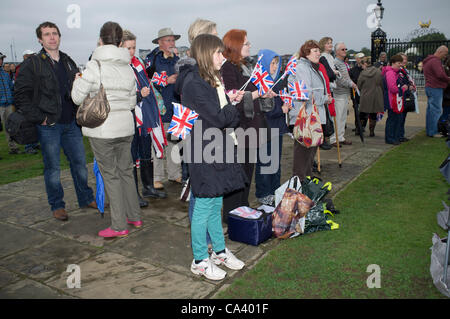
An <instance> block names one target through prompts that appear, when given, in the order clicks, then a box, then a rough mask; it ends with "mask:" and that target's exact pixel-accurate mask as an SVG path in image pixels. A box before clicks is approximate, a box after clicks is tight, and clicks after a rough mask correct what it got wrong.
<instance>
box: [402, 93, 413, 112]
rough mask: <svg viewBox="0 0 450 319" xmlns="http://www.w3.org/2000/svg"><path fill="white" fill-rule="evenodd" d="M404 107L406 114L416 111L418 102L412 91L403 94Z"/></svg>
mask: <svg viewBox="0 0 450 319" xmlns="http://www.w3.org/2000/svg"><path fill="white" fill-rule="evenodd" d="M403 107H404V108H405V110H404V112H415V111H416V101H415V97H414V94H413V93H412V92H411V90H407V91H405V93H404V94H403Z"/></svg>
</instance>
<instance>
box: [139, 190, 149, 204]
mask: <svg viewBox="0 0 450 319" xmlns="http://www.w3.org/2000/svg"><path fill="white" fill-rule="evenodd" d="M138 198H139V207H147V206H148V202H147V201H146V200H145V199H143V198H142V197H141V196H140V195H139V193H138Z"/></svg>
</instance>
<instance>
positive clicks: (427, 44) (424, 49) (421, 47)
mask: <svg viewBox="0 0 450 319" xmlns="http://www.w3.org/2000/svg"><path fill="white" fill-rule="evenodd" d="M441 45H445V46H447V47H449V45H450V40H446V41H422V42H405V41H401V40H400V39H388V40H387V41H386V44H385V50H386V51H385V52H386V53H387V57H388V58H387V60H388V61H389V59H390V58H391V57H392V56H393V55H396V54H398V53H400V52H402V53H405V54H406V55H407V56H408V66H407V68H408V70H409V73H410V74H411V76H412V77H413V78H414V80H415V82H416V85H417V86H418V87H424V86H425V79H424V77H423V72H422V61H423V60H424V59H425V58H426V57H427V56H428V55H430V54H434V52H435V51H436V49H437V48H438V47H440V46H441Z"/></svg>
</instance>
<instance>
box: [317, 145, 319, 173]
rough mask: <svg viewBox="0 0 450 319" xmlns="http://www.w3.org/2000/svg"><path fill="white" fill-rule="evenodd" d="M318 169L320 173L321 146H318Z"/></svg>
mask: <svg viewBox="0 0 450 319" xmlns="http://www.w3.org/2000/svg"><path fill="white" fill-rule="evenodd" d="M317 171H318V172H319V174H320V147H317Z"/></svg>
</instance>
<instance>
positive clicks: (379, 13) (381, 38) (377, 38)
mask: <svg viewBox="0 0 450 319" xmlns="http://www.w3.org/2000/svg"><path fill="white" fill-rule="evenodd" d="M373 11H374V13H375V17H376V19H377V29H376V30H375V31H374V32H372V35H371V38H372V41H371V49H372V52H371V53H372V63H375V62H376V60H377V58H378V56H379V55H380V53H381V52H383V51H385V49H386V32H384V31H383V30H381V20H382V19H383V15H384V7H383V4H382V3H381V0H378V3H377V6H376V7H375V8H374V9H373Z"/></svg>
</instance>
